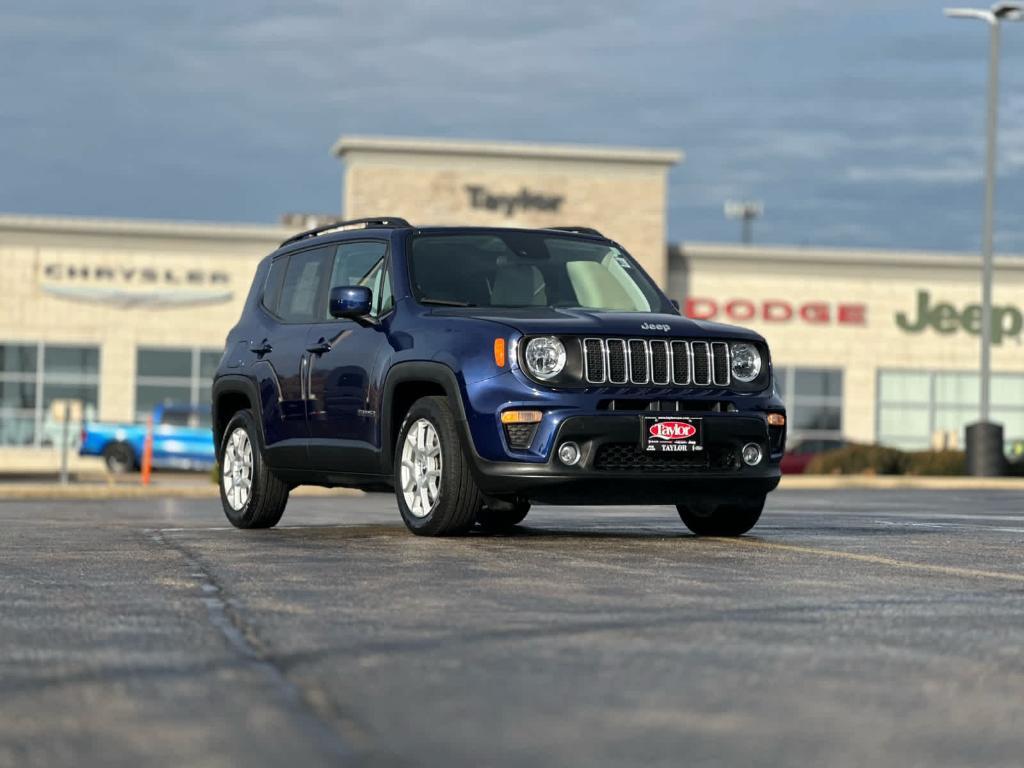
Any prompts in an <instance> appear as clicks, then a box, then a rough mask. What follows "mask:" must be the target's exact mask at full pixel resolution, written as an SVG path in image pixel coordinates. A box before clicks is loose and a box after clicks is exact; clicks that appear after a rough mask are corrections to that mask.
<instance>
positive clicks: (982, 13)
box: [945, 3, 1024, 474]
mask: <svg viewBox="0 0 1024 768" xmlns="http://www.w3.org/2000/svg"><path fill="white" fill-rule="evenodd" d="M945 14H946V15H947V16H949V17H951V18H955V19H978V20H981V21H984V22H986V23H987V24H988V26H989V51H988V96H987V101H988V110H987V111H988V117H987V125H986V131H985V133H986V137H985V211H984V214H983V217H982V232H981V371H980V376H979V378H980V379H981V382H980V384H981V391H980V397H979V400H980V408H979V423H980V424H981V425H988V424H989V417H990V415H991V397H990V392H991V380H992V255H993V250H994V235H993V231H994V228H995V203H996V142H997V133H998V129H999V43H1000V39H999V37H1000V31H1001V24H1002V22H1003V21H1020V20H1021V19H1022V18H1024V6H1021V5H1019V4H1017V3H996V4H995V5H993V6H992V7H991V8H990V9H989V10H982V9H975V8H947V9H946V10H945ZM993 426H994V425H993ZM984 428H985V427H983V429H984ZM988 429H990V430H991V428H988ZM999 441H1000V447H999V451H1000V454H999V456H1000V457H1001V456H1002V445H1001V442H1002V436H1001V435H1000V436H999ZM968 443H970V440H969V441H968ZM968 448H969V449H970V444H969V445H968ZM969 452H970V451H969ZM968 463H969V464H971V465H973V466H974V467H975V468H976V469H977V468H978V467H979V465H978V464H977V463H975V462H973V461H971V459H970V458H969V459H968ZM976 473H977V474H992V472H989V471H985V470H983V469H978V471H977V472H976Z"/></svg>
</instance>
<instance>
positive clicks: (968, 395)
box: [877, 369, 1024, 450]
mask: <svg viewBox="0 0 1024 768" xmlns="http://www.w3.org/2000/svg"><path fill="white" fill-rule="evenodd" d="M979 386H980V385H979V380H978V374H977V373H969V372H963V371H906V370H892V369H890V370H882V371H879V372H878V416H877V420H878V423H877V434H878V442H879V443H882V444H883V445H891V446H893V447H894V448H903V449H904V450H927V449H929V448H932V447H941V446H942V445H943V444H945V445H948V446H949V447H958V448H963V446H964V428H965V427H966V426H967V425H968V424H970V423H972V422H975V421H977V420H978V399H979V394H978V390H979ZM991 393H992V406H991V414H992V415H991V418H992V420H993V421H995V422H997V423H999V424H1002V425H1003V435H1004V437H1005V439H1006V443H1007V447H1009V445H1010V444H1012V443H1013V442H1014V441H1016V440H1021V439H1024V374H1011V373H996V374H993V375H992V389H991Z"/></svg>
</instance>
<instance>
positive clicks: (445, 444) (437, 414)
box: [394, 397, 483, 536]
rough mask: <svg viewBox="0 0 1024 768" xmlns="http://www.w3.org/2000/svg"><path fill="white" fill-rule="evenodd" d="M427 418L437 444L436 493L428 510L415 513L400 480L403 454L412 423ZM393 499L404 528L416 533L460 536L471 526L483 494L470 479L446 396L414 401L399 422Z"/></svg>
mask: <svg viewBox="0 0 1024 768" xmlns="http://www.w3.org/2000/svg"><path fill="white" fill-rule="evenodd" d="M421 419H422V420H426V421H427V422H428V423H429V424H430V426H432V427H433V429H434V432H435V434H436V436H437V442H438V445H439V447H440V470H439V472H440V475H439V478H438V483H437V493H436V496H435V499H434V502H433V506H430V507H429V508H428V509H429V511H427V510H422V509H421V513H420V514H416V513H414V512H413V511H412V509H410V507H409V504H408V503H407V502H406V499H405V490H404V489H403V483H402V455H403V449H404V447H405V443H406V438H407V437H408V435H409V432H410V429H411V428H412V427H413V425H415V424H417V423H418V422H420V420H421ZM394 472H395V498H396V500H397V501H398V510H399V512H401V513H402V520H403V521H404V522H405V525H406V527H407V528H408V529H409V530H410V531H412V532H413V533H415V534H416V535H417V536H460V535H462V534H464V533H466V532H467V531H468V530H469V529H470V528H472V527H473V523H474V522H476V516H477V513H478V512H479V511H480V508H481V507H482V506H483V497H482V496H481V495H480V491H479V490H478V489H477V487H476V483H475V482H474V481H473V475H472V472H471V471H470V466H469V461H468V460H467V459H466V455H465V453H464V452H463V450H462V443H461V440H460V439H459V430H458V427H457V426H456V423H455V416H454V414H453V413H452V409H451V406H450V405H448V400H447V398H444V397H423V398H420V399H419V400H417V401H416V402H415V403H413V405H412V407H411V408H410V409H409V412H408V413H407V414H406V415H405V419H404V420H403V421H402V428H401V429H400V430H399V432H398V442H397V443H395V465H394Z"/></svg>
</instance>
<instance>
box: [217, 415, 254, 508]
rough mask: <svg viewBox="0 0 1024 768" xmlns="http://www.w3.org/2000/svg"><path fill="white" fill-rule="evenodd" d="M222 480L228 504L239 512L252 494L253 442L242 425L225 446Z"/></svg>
mask: <svg viewBox="0 0 1024 768" xmlns="http://www.w3.org/2000/svg"><path fill="white" fill-rule="evenodd" d="M221 482H222V483H223V485H224V496H225V498H227V500H228V504H230V505H231V508H232V509H233V510H235V511H236V512H238V511H239V510H241V509H242V508H243V507H244V506H245V505H246V503H247V502H248V501H249V496H250V495H251V494H252V443H250V442H249V434H248V433H247V432H246V431H245V430H244V429H242V428H241V427H237V428H236V429H235V431H234V432H232V433H231V437H229V438H228V443H227V445H226V446H225V447H224V469H223V476H222V477H221Z"/></svg>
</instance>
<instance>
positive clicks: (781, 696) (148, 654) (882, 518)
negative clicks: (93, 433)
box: [0, 491, 1024, 768]
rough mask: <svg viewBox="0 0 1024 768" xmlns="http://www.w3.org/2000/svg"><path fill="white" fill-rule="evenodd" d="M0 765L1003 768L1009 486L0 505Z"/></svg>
mask: <svg viewBox="0 0 1024 768" xmlns="http://www.w3.org/2000/svg"><path fill="white" fill-rule="evenodd" d="M0 524H2V526H3V532H2V535H0V765H3V766H8V765H9V766H19V767H20V766H25V765H38V766H54V765H76V766H82V765H103V766H121V765H123V766H140V765H141V766H147V765H186V764H187V765H196V766H228V765H248V766H262V765H281V764H283V763H288V764H291V765H302V766H306V765H328V764H329V765H396V766H399V765H452V766H489V765H494V766H506V765H508V766H512V765H530V766H566V765H587V766H594V765H609V766H611V765H615V766H619V765H664V766H680V765H688V766H691V765H692V766H740V765H742V766H782V765H828V766H868V765H870V766H901V767H903V768H906V767H908V766H929V767H933V766H1020V765H1021V760H1022V755H1024V568H1022V567H1021V566H1022V563H1024V494H1020V493H1013V492H1001V491H790V492H779V493H777V494H775V495H773V496H772V497H771V498H770V501H769V507H768V509H767V510H766V513H765V516H764V517H763V518H762V522H761V524H760V525H759V526H758V527H757V528H755V529H754V532H753V535H750V536H747V537H744V538H743V539H740V540H720V539H696V538H693V537H691V536H689V535H688V534H687V532H686V530H685V528H683V526H682V524H681V523H680V522H679V520H678V518H677V517H676V515H675V511H674V510H673V509H671V508H661V507H659V508H654V509H642V508H640V509H623V508H614V509H598V508H586V509H566V508H561V509H559V508H551V507H547V508H537V509H535V510H534V511H533V512H531V514H530V516H529V517H528V518H527V521H526V524H525V525H524V527H523V529H522V530H521V532H520V533H518V534H517V535H512V536H484V535H473V536H470V537H468V538H465V539H448V540H431V539H421V538H416V537H413V536H411V535H409V534H407V533H406V532H405V529H404V528H403V527H402V526H401V524H400V522H399V521H398V516H397V512H395V510H394V507H393V499H392V498H391V497H389V496H384V495H376V496H367V497H363V498H316V499H311V498H297V499H294V500H293V501H292V504H291V506H290V508H289V510H288V512H287V513H286V515H285V518H284V520H283V521H282V526H281V527H279V528H277V529H275V530H272V531H261V532H242V531H236V530H233V529H230V528H228V527H226V526H225V522H224V520H223V517H222V515H221V512H220V510H219V507H218V506H217V504H216V503H215V502H212V501H185V500H173V499H167V500H159V501H155V502H153V501H125V502H18V503H15V502H8V503H0Z"/></svg>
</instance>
